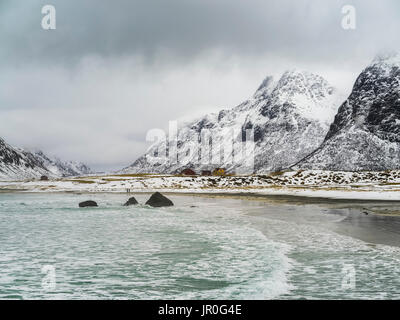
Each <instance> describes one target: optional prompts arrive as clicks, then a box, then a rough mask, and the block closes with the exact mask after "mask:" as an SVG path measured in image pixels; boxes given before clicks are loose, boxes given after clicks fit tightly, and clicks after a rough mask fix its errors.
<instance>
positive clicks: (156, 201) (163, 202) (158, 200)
mask: <svg viewBox="0 0 400 320" xmlns="http://www.w3.org/2000/svg"><path fill="white" fill-rule="evenodd" d="M146 204H147V205H149V206H152V207H170V206H173V205H174V204H173V202H172V201H171V200H169V199H168V198H167V197H165V196H163V195H162V194H161V193H159V192H156V193H153V194H152V195H151V197H150V199H149V200H147V202H146Z"/></svg>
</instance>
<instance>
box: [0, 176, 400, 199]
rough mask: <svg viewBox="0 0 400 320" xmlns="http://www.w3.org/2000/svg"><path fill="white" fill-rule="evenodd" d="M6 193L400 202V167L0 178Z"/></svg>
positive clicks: (1, 185)
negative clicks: (157, 193) (247, 173)
mask: <svg viewBox="0 0 400 320" xmlns="http://www.w3.org/2000/svg"><path fill="white" fill-rule="evenodd" d="M0 191H3V192H5V191H20V192H81V193H82V192H85V193H86V192H87V193H96V192H102V193H103V192H113V193H126V192H130V193H143V192H154V191H162V192H168V193H181V194H184V193H197V194H232V195H233V194H254V195H257V196H263V195H287V196H298V197H312V198H328V199H350V200H375V201H376V200H384V201H400V171H399V170H395V171H384V172H369V171H365V172H335V171H315V170H314V171H311V170H310V171H290V172H280V173H273V174H269V175H251V176H174V175H150V174H148V175H129V174H125V175H105V176H86V177H76V178H63V179H53V180H49V181H38V180H26V181H4V182H0Z"/></svg>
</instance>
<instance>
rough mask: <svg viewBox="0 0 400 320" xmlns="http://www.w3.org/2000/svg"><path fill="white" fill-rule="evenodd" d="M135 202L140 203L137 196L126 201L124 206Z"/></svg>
mask: <svg viewBox="0 0 400 320" xmlns="http://www.w3.org/2000/svg"><path fill="white" fill-rule="evenodd" d="M134 204H138V202H137V200H136V199H135V197H131V198H129V200H128V201H127V202H125V204H124V206H132V205H134Z"/></svg>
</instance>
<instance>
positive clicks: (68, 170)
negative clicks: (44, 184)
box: [33, 151, 92, 177]
mask: <svg viewBox="0 0 400 320" xmlns="http://www.w3.org/2000/svg"><path fill="white" fill-rule="evenodd" d="M33 154H34V156H35V158H36V159H38V160H39V162H40V163H41V164H42V165H43V166H44V167H45V168H47V170H49V171H50V172H51V173H52V174H53V175H55V176H57V177H70V176H81V175H86V174H91V173H92V171H91V169H90V168H89V167H88V166H87V165H85V164H84V163H82V162H75V161H62V160H60V159H59V158H57V157H54V158H50V157H48V156H47V155H45V154H44V153H43V152H42V151H35V152H34V153H33Z"/></svg>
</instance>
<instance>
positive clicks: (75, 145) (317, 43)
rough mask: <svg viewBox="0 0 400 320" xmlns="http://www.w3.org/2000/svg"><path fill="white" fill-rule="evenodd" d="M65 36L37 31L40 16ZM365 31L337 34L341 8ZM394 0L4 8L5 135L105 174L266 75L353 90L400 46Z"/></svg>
mask: <svg viewBox="0 0 400 320" xmlns="http://www.w3.org/2000/svg"><path fill="white" fill-rule="evenodd" d="M45 4H53V5H54V6H55V7H56V9H57V30H54V31H44V30H42V29H41V25H40V23H41V18H42V14H41V8H42V6H43V5H45ZM345 4H353V5H354V6H355V7H356V9H357V29H356V30H352V31H346V30H343V29H342V28H341V24H340V22H341V19H342V14H341V8H342V6H343V5H345ZM399 12H400V3H399V2H398V1H396V0H383V1H379V2H378V1H374V0H357V1H355V0H353V1H350V0H338V1H320V0H296V1H295V0H269V1H267V0H246V1H243V0H142V1H137V0H115V1H95V0H85V1H78V0H68V1H66V0H30V1H25V0H2V1H1V2H0V44H1V46H0V68H1V70H2V72H1V74H0V123H1V132H0V136H2V137H4V138H5V139H7V140H8V141H10V142H11V143H14V144H15V145H20V146H28V147H39V148H42V149H44V151H46V152H49V153H55V154H57V155H59V156H61V157H64V158H66V159H77V160H83V161H86V162H88V163H89V164H91V165H93V166H95V167H97V168H110V167H115V168H118V167H121V166H123V165H127V164H129V163H131V162H132V161H133V160H134V159H135V157H137V156H139V155H140V154H141V153H142V152H143V151H144V150H145V148H146V142H145V141H144V139H145V135H146V131H147V130H148V129H151V128H154V127H160V128H166V127H167V126H168V120H173V119H176V118H180V117H186V118H188V117H191V116H195V115H196V116H198V115H200V114H202V113H204V112H206V111H209V110H217V109H219V108H222V107H224V108H227V107H233V106H234V105H236V104H238V103H240V102H241V101H243V100H244V99H246V98H248V97H249V96H250V95H251V94H252V93H253V91H254V90H255V89H256V88H257V86H258V85H259V82H261V81H262V79H263V78H264V77H265V76H266V75H269V74H274V75H279V74H280V73H281V72H283V71H285V70H286V69H288V68H293V67H299V68H303V69H309V70H310V71H313V72H317V73H320V74H322V75H323V76H325V77H326V78H327V79H328V80H329V81H331V82H332V83H333V84H334V85H336V86H339V87H341V88H342V89H344V90H350V87H351V84H352V82H353V81H354V79H355V77H356V76H357V73H359V72H360V71H361V69H362V68H363V67H364V66H365V65H366V64H367V63H368V62H369V61H370V60H371V59H372V57H373V56H374V55H375V54H376V53H378V52H379V51H380V50H384V49H395V50H398V49H399V48H398V47H399V42H398V30H399V29H400V19H399Z"/></svg>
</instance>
